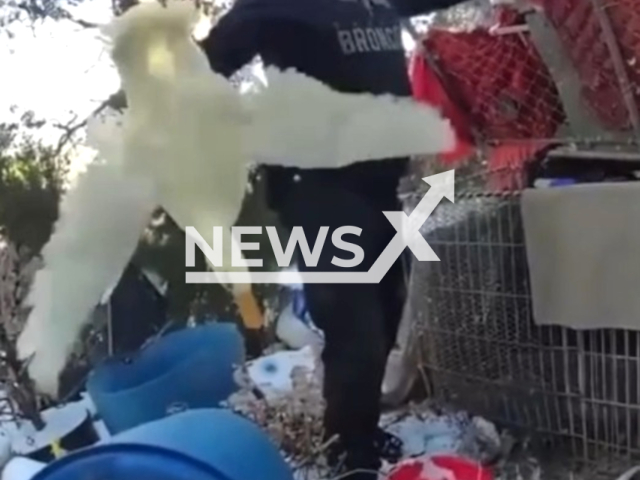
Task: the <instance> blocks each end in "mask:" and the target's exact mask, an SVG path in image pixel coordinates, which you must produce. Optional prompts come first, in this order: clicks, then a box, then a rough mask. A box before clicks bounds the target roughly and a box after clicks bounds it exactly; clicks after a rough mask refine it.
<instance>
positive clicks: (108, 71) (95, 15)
mask: <svg viewBox="0 0 640 480" xmlns="http://www.w3.org/2000/svg"><path fill="white" fill-rule="evenodd" d="M110 8H111V2H110V1H108V0H84V1H83V2H82V3H81V4H80V5H79V6H78V7H74V8H72V9H71V8H70V9H69V11H70V12H71V13H72V14H73V15H74V16H75V17H76V18H81V19H83V20H86V21H89V22H93V23H103V24H104V23H107V22H108V21H109V20H110V18H111V10H110ZM10 28H11V34H12V36H13V38H11V39H9V40H8V41H7V40H6V39H3V41H2V42H0V65H2V67H3V68H2V70H3V75H0V122H1V121H7V120H13V119H15V118H16V116H19V114H20V112H24V111H26V110H33V111H34V112H35V113H36V116H37V117H38V118H42V119H45V120H48V121H49V122H51V123H67V122H68V121H69V120H71V119H73V118H74V116H77V117H78V118H79V119H84V118H85V117H86V116H88V115H89V114H90V113H91V112H92V111H93V110H94V109H95V108H96V107H97V106H99V105H100V103H101V102H102V101H104V99H105V98H107V97H108V96H109V95H110V94H112V93H114V92H115V91H116V90H117V89H118V86H119V83H120V82H119V79H118V75H117V73H116V71H115V69H114V67H113V65H112V63H111V61H110V59H109V56H108V53H107V52H106V50H105V48H104V43H103V42H102V41H101V39H100V35H99V31H98V29H87V28H82V27H80V26H78V25H77V24H75V23H74V22H71V21H66V20H65V21H53V20H46V21H42V22H37V23H36V24H35V25H34V26H33V27H32V26H31V25H30V24H26V23H14V24H12V26H11V27H10ZM404 40H405V43H406V46H407V47H408V48H410V47H411V46H412V43H413V42H412V41H411V39H410V37H409V36H408V35H406V36H405V37H404ZM256 73H258V76H259V77H261V75H260V72H259V71H258V72H256ZM12 105H16V106H17V107H18V110H17V113H11V112H10V110H9V109H10V107H11V106H12ZM59 134H60V131H59V130H57V129H55V128H53V127H52V126H50V127H45V128H44V129H43V130H42V132H41V135H42V136H43V139H44V140H45V141H47V140H48V141H55V140H56V139H57V138H58V136H59Z"/></svg>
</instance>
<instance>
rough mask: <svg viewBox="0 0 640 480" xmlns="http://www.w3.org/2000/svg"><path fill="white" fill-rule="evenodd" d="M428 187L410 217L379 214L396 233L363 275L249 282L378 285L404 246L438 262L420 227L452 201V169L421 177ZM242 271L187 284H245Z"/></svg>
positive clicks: (204, 275)
mask: <svg viewBox="0 0 640 480" xmlns="http://www.w3.org/2000/svg"><path fill="white" fill-rule="evenodd" d="M422 180H423V181H424V182H426V183H427V184H429V186H430V187H431V188H429V190H428V191H427V193H426V194H425V195H424V197H422V199H421V200H420V202H419V203H418V205H417V206H416V208H414V209H413V212H411V215H407V214H406V213H405V212H402V211H400V212H383V213H384V214H385V216H386V217H387V219H388V220H389V222H390V223H391V224H392V225H393V227H394V228H395V229H396V234H395V236H394V237H393V239H392V240H391V242H389V244H388V245H387V247H386V248H385V249H384V251H383V252H382V253H381V254H380V256H379V257H378V258H377V260H376V261H375V263H374V264H373V265H372V266H371V268H370V269H369V271H367V272H290V271H284V272H283V271H275V272H251V283H279V284H298V283H300V282H301V281H302V282H303V283H379V282H380V281H381V280H382V279H383V278H384V276H385V275H386V274H387V272H388V271H389V269H390V268H391V266H392V265H393V263H394V262H395V261H396V260H397V259H398V257H399V256H400V255H401V254H402V252H403V250H404V249H405V248H406V247H409V249H410V250H411V251H412V252H413V254H414V255H415V256H416V258H417V259H418V260H419V261H421V262H439V261H440V259H439V258H438V256H437V255H436V253H435V252H434V251H433V249H432V248H431V247H430V246H429V244H428V243H427V241H426V240H425V239H424V237H423V236H422V234H421V233H420V228H421V227H422V225H423V224H424V222H426V221H427V219H428V218H429V216H430V215H431V214H432V213H433V211H434V210H435V209H436V207H437V206H438V204H439V203H440V202H441V201H442V199H443V198H446V199H447V200H449V201H450V202H454V184H455V173H454V170H448V171H446V172H442V173H438V174H436V175H431V176H429V177H424V178H423V179H422ZM246 275H247V273H246V272H187V273H186V282H187V283H223V281H222V280H219V279H218V276H220V278H223V280H224V283H246V282H247V277H246Z"/></svg>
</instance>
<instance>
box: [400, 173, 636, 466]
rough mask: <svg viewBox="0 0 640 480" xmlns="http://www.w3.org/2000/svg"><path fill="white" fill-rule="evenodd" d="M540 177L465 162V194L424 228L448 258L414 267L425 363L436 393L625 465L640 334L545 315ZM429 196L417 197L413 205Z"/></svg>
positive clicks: (459, 187)
mask: <svg viewBox="0 0 640 480" xmlns="http://www.w3.org/2000/svg"><path fill="white" fill-rule="evenodd" d="M529 176H530V172H529V169H511V170H502V171H488V170H486V167H485V166H484V165H482V164H480V163H478V164H477V166H476V167H472V168H469V167H466V168H465V169H462V170H461V171H457V172H456V177H457V181H456V193H455V203H450V202H448V201H442V202H441V204H440V205H439V206H438V208H437V209H436V210H435V212H434V213H433V214H432V215H431V216H430V217H429V218H428V219H427V221H426V222H425V224H424V225H423V227H422V233H423V235H424V237H425V239H426V240H427V242H428V243H429V244H430V245H431V247H432V248H433V249H434V251H435V252H436V254H437V255H438V257H439V258H440V262H414V263H413V266H412V274H411V281H410V291H409V299H408V313H409V314H410V315H411V316H412V318H413V326H412V328H413V331H414V334H415V335H414V337H415V338H416V339H417V344H418V349H419V350H420V352H419V358H420V363H421V364H422V367H423V369H424V371H425V373H426V376H427V378H428V382H429V387H430V390H431V392H430V393H431V395H432V396H433V398H435V399H437V400H441V401H443V402H446V403H448V404H453V405H455V406H457V407H459V408H463V409H467V410H469V411H473V412H474V413H477V414H481V415H485V416H486V417H487V418H490V419H491V420H493V421H496V422H498V423H499V424H502V425H504V426H507V427H510V428H512V429H515V430H516V431H520V432H521V433H523V432H526V433H530V434H534V435H532V438H534V439H536V440H540V441H539V442H537V444H538V445H543V446H549V445H553V446H554V450H555V451H558V449H560V448H561V450H562V451H563V452H565V453H566V454H567V455H569V456H570V457H571V458H573V459H577V460H580V461H582V460H585V461H588V462H597V463H599V464H602V463H603V459H607V460H608V461H609V465H611V461H614V460H615V462H616V463H615V464H616V465H619V463H618V462H619V461H620V459H621V458H622V459H623V460H625V459H626V460H630V459H632V458H636V457H637V456H638V454H640V435H639V434H640V382H639V381H638V380H639V372H640V335H639V334H638V333H637V332H632V331H626V330H591V331H575V330H572V329H569V328H564V327H555V326H537V325H536V324H535V323H534V321H533V317H532V304H531V303H532V302H531V292H530V286H529V276H528V267H527V257H526V251H525V242H524V231H523V222H522V217H521V214H520V198H521V193H522V190H523V189H524V188H526V187H527V185H528V182H529V180H530V178H529ZM505 179H508V180H505ZM425 188H427V187H426V186H425ZM422 193H423V191H422V189H421V188H418V189H415V190H414V192H413V194H411V195H409V196H407V197H406V199H405V207H406V210H407V211H408V212H410V211H412V210H413V208H414V207H415V205H416V204H417V202H418V201H419V200H420V198H422ZM565 458H569V457H565Z"/></svg>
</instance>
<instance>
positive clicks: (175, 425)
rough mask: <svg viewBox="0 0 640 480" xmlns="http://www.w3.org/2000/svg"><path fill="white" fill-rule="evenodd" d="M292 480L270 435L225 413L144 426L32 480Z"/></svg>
mask: <svg viewBox="0 0 640 480" xmlns="http://www.w3.org/2000/svg"><path fill="white" fill-rule="evenodd" d="M97 475H99V478H100V480H145V479H153V480H293V474H292V472H291V469H290V468H289V466H288V465H287V463H286V462H285V461H284V458H283V457H282V455H281V454H280V452H279V451H278V449H277V448H276V446H275V445H274V444H273V443H272V442H271V440H270V439H269V437H268V436H267V434H266V433H265V432H263V431H262V430H261V429H260V428H258V427H257V426H256V425H254V424H253V423H251V422H249V421H248V420H245V419H244V418H242V417H240V416H238V415H236V414H234V413H232V412H231V411H229V410H221V409H196V410H189V411H187V412H182V413H178V414H176V415H172V416H169V417H165V418H162V419H160V420H156V421H154V422H150V423H148V424H145V425H140V426H139V427H136V428H134V429H131V430H128V431H126V432H124V433H121V434H120V435H116V436H115V437H113V438H111V439H110V440H109V441H108V442H105V443H103V444H101V445H97V446H95V447H89V448H87V449H85V450H82V451H80V452H76V453H73V454H70V455H68V456H67V457H64V458H62V459H61V460H58V461H56V462H54V463H52V464H50V465H48V466H47V467H45V469H44V470H42V471H40V472H39V473H37V474H36V475H35V477H33V478H32V480H86V479H88V478H98V476H97Z"/></svg>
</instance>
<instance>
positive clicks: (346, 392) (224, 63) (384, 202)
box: [201, 0, 461, 480]
mask: <svg viewBox="0 0 640 480" xmlns="http://www.w3.org/2000/svg"><path fill="white" fill-rule="evenodd" d="M422 1H423V2H425V4H423V5H415V4H413V5H410V4H404V5H399V4H390V3H389V1H388V0H304V1H302V0H236V2H235V4H234V5H233V6H232V7H231V9H230V10H229V11H228V12H227V13H226V14H225V15H224V16H222V18H221V19H220V20H219V21H218V23H217V24H216V25H215V26H214V27H213V28H212V29H211V31H210V33H209V35H208V36H207V37H206V38H205V39H203V40H202V41H201V47H202V48H203V49H204V51H205V53H206V55H207V57H208V59H209V62H210V65H211V68H212V69H213V70H214V71H216V72H217V73H219V74H221V75H224V76H227V77H229V76H231V75H233V74H234V73H235V72H236V71H238V70H239V69H240V68H242V67H243V66H244V65H245V64H247V63H249V62H250V61H251V60H252V59H253V58H254V57H255V56H257V55H259V56H260V57H261V59H262V62H263V63H264V64H265V65H267V66H274V67H277V68H279V69H281V70H286V69H289V68H294V69H296V70H297V71H299V72H301V73H303V74H306V75H308V76H310V77H312V78H315V79H317V80H319V81H321V82H323V83H325V84H326V85H328V86H329V87H330V88H333V89H335V90H337V91H340V92H346V93H361V92H367V93H371V94H376V95H382V94H392V95H395V96H399V97H408V96H411V87H410V83H409V78H408V72H407V64H406V54H405V50H404V48H403V43H402V30H401V16H402V15H407V16H408V15H414V14H420V13H427V12H428V11H431V10H435V9H438V8H446V7H449V6H452V5H454V4H456V3H460V1H461V0H422ZM309 115H313V112H312V111H310V112H309ZM407 163H408V159H407V158H395V159H382V160H376V161H366V162H359V163H355V164H352V165H350V166H347V167H343V168H340V169H305V170H298V169H294V168H285V167H276V166H269V167H265V174H266V182H267V185H266V186H267V191H268V193H267V197H268V203H269V206H270V207H271V208H273V209H274V210H275V211H276V212H277V213H278V214H279V217H280V219H281V221H282V223H283V224H284V225H285V226H286V227H289V228H292V227H294V226H300V227H302V228H303V230H304V233H305V237H306V238H307V239H310V240H309V241H310V243H311V242H313V240H312V239H315V238H317V235H318V232H319V230H320V228H321V227H323V226H325V227H326V226H328V227H329V228H330V230H329V231H330V232H332V231H333V230H334V229H336V228H338V227H341V226H345V225H349V226H357V227H359V228H361V229H362V232H361V234H360V236H359V238H358V239H357V244H358V245H359V246H360V247H361V248H362V249H363V250H364V253H365V259H364V261H363V262H362V264H361V265H359V266H358V267H355V268H354V269H353V270H354V271H362V270H368V269H369V268H370V266H371V265H372V263H373V262H374V261H375V260H376V259H377V258H378V256H379V255H380V254H381V253H382V251H383V249H384V248H385V247H386V245H387V244H388V243H389V242H390V240H391V239H392V238H393V236H394V235H395V230H394V229H393V227H392V225H391V224H390V223H389V221H388V220H387V219H386V217H385V216H384V215H383V213H382V212H383V211H398V210H400V209H401V205H400V203H399V201H398V198H397V193H396V189H397V186H398V181H399V179H400V177H401V176H402V175H403V173H404V172H405V168H406V166H407ZM334 256H337V257H338V258H345V253H344V251H341V250H338V249H337V248H335V247H334V246H333V244H332V243H331V242H325V245H324V247H323V249H322V252H321V254H320V258H319V261H318V263H317V265H315V266H310V265H306V264H305V263H304V261H302V259H300V258H298V265H299V268H300V269H301V270H306V271H313V270H318V271H332V270H334V271H335V270H337V269H340V267H336V266H334V265H333V264H332V263H331V259H332V258H333V257H334ZM342 270H344V269H342ZM404 283H405V282H404V271H403V268H402V262H401V261H400V260H398V261H397V262H396V263H395V264H394V265H393V267H392V268H391V269H390V271H389V272H388V273H387V274H386V276H385V277H384V279H383V280H382V281H381V282H380V283H379V284H305V285H304V292H305V296H306V299H307V302H308V308H309V312H310V315H311V317H312V318H313V321H314V322H315V323H316V324H317V325H318V327H319V328H321V329H322V330H323V331H324V334H325V347H324V350H323V352H322V360H323V363H324V387H323V390H324V392H323V393H324V397H325V400H326V412H325V418H324V426H325V431H326V434H327V436H328V437H335V436H337V437H338V439H339V440H338V442H337V443H335V444H334V447H335V448H333V449H332V455H331V457H330V461H332V462H334V463H337V462H338V458H340V459H341V460H340V461H341V462H342V468H343V469H344V470H345V471H354V472H357V473H354V474H353V476H349V478H351V479H357V480H365V479H366V480H369V479H373V478H375V472H376V471H377V470H378V469H379V467H380V463H381V462H380V458H381V457H386V458H388V459H390V460H393V459H395V458H397V457H398V456H399V454H400V449H401V444H400V442H399V441H398V439H396V438H395V437H393V436H391V435H389V434H387V433H385V432H383V431H382V430H380V429H379V427H378V424H379V417H380V408H381V406H380V398H381V385H382V381H383V376H384V372H385V366H386V361H387V357H388V355H389V353H390V351H391V349H392V347H393V346H394V343H395V338H396V334H397V330H398V326H399V323H400V318H401V315H402V310H403V306H404V300H405V296H406V292H405V285H404Z"/></svg>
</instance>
